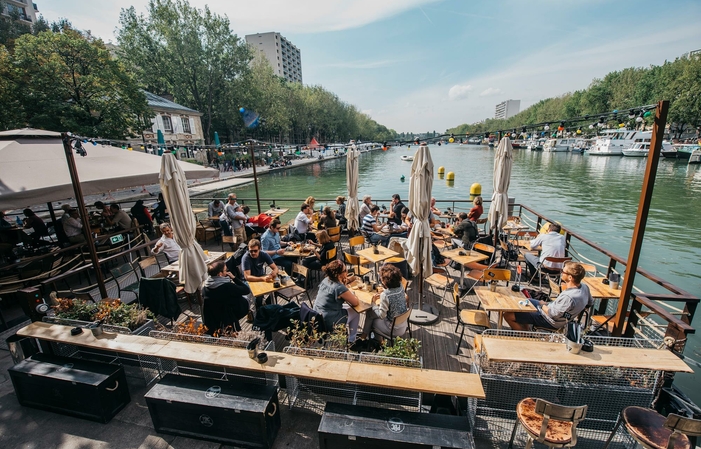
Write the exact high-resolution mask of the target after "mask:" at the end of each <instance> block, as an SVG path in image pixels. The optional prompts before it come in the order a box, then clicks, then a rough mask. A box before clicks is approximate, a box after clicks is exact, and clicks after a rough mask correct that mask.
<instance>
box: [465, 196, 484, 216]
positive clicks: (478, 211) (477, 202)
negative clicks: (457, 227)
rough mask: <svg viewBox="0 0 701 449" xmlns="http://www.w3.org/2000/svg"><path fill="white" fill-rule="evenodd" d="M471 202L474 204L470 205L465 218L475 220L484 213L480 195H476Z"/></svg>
mask: <svg viewBox="0 0 701 449" xmlns="http://www.w3.org/2000/svg"><path fill="white" fill-rule="evenodd" d="M472 204H474V206H473V207H472V209H470V212H469V213H468V214H467V218H469V219H470V221H477V220H479V218H480V216H481V215H482V214H483V213H484V209H483V208H482V197H481V196H476V197H475V199H474V200H473V201H472Z"/></svg>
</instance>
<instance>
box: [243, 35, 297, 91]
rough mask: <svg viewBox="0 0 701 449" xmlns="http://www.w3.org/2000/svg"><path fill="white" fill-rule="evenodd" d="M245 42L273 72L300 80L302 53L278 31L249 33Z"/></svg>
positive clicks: (293, 80) (286, 77)
mask: <svg viewBox="0 0 701 449" xmlns="http://www.w3.org/2000/svg"><path fill="white" fill-rule="evenodd" d="M246 43H247V44H248V45H249V46H250V47H251V49H252V50H253V52H254V54H255V55H256V56H263V57H264V58H265V59H267V60H268V62H269V63H270V67H272V68H273V72H274V73H275V74H276V75H277V76H280V77H282V78H285V79H286V80H287V81H292V82H296V83H301V82H302V53H301V52H300V51H299V48H297V47H295V46H294V44H292V42H290V41H288V40H287V39H285V37H284V36H282V35H281V34H280V33H275V32H274V31H271V32H269V33H258V34H249V35H247V36H246Z"/></svg>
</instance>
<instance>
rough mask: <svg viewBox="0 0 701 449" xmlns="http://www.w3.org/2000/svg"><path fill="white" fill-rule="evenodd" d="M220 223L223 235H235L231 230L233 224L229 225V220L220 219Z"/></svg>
mask: <svg viewBox="0 0 701 449" xmlns="http://www.w3.org/2000/svg"><path fill="white" fill-rule="evenodd" d="M219 224H220V225H221V232H222V234H223V235H234V234H233V233H232V232H231V226H230V225H229V222H228V221H223V220H220V221H219Z"/></svg>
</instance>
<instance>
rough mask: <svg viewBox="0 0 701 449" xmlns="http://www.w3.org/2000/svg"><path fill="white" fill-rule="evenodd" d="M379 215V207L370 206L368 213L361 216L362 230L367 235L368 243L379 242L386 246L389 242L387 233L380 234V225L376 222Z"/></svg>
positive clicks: (374, 243)
mask: <svg viewBox="0 0 701 449" xmlns="http://www.w3.org/2000/svg"><path fill="white" fill-rule="evenodd" d="M378 215H380V208H379V207H378V206H377V205H374V206H372V207H371V208H370V213H369V214H367V215H366V216H365V217H364V218H363V223H362V228H361V229H362V230H363V232H365V233H366V234H367V235H368V239H369V240H370V243H372V244H373V245H376V244H378V243H379V244H381V245H382V246H387V244H388V243H389V237H390V236H389V234H387V235H385V234H381V233H380V232H381V231H382V226H381V225H379V224H378V223H377V216H378Z"/></svg>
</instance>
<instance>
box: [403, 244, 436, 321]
mask: <svg viewBox="0 0 701 449" xmlns="http://www.w3.org/2000/svg"><path fill="white" fill-rule="evenodd" d="M423 253H424V252H423V240H422V241H421V251H419V254H422V255H423ZM422 299H425V298H424V264H423V261H421V264H420V265H419V306H418V307H417V308H416V309H413V310H412V311H411V314H409V322H410V323H412V324H417V325H419V326H427V325H429V324H433V323H435V322H436V321H438V314H439V312H438V310H437V309H436V308H435V307H433V306H431V305H430V304H425V303H424V305H423V307H421V300H422ZM424 302H425V301H424Z"/></svg>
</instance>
